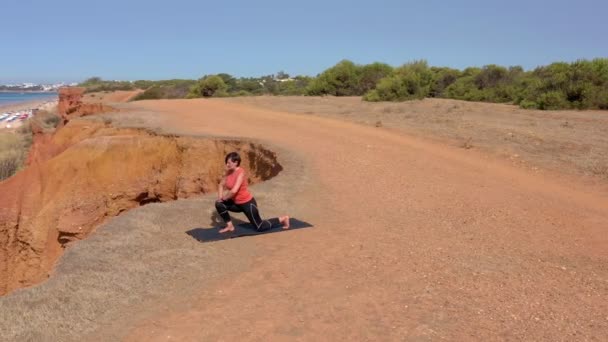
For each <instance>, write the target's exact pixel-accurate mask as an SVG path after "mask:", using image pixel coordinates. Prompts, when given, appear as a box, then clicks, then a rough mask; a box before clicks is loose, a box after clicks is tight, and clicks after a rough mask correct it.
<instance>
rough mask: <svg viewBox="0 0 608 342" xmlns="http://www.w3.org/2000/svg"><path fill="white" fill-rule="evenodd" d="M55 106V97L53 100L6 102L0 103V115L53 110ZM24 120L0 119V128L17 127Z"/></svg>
mask: <svg viewBox="0 0 608 342" xmlns="http://www.w3.org/2000/svg"><path fill="white" fill-rule="evenodd" d="M56 107H57V99H55V100H48V99H47V100H34V101H27V102H18V103H7V104H2V105H0V115H2V114H4V113H20V112H29V111H30V110H45V111H53V110H54V109H55V108H56ZM23 122H24V121H21V120H15V121H13V122H6V120H3V121H0V130H6V129H12V128H18V127H20V126H21V125H22V124H23Z"/></svg>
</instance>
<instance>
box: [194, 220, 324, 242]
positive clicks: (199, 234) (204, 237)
mask: <svg viewBox="0 0 608 342" xmlns="http://www.w3.org/2000/svg"><path fill="white" fill-rule="evenodd" d="M232 221H233V223H234V227H235V230H234V231H233V232H230V233H224V234H220V233H219V230H220V228H219V227H211V228H194V229H191V230H188V231H187V232H186V234H188V235H190V236H192V237H193V238H194V239H196V240H198V241H200V242H212V241H220V240H227V239H233V238H237V237H242V236H251V235H260V234H270V233H279V232H288V231H291V230H294V229H301V228H309V227H313V225H312V224H310V223H308V222H305V221H301V220H298V219H296V218H291V219H290V220H289V222H290V227H289V229H283V228H282V227H281V226H277V227H273V228H272V229H269V230H266V231H263V232H259V231H257V230H255V228H254V227H253V225H252V224H250V223H247V222H244V221H241V220H237V219H233V220H232Z"/></svg>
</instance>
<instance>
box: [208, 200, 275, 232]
mask: <svg viewBox="0 0 608 342" xmlns="http://www.w3.org/2000/svg"><path fill="white" fill-rule="evenodd" d="M215 209H216V210H217V212H218V214H220V216H221V217H222V219H223V220H224V222H226V223H228V222H230V214H229V213H228V212H229V211H232V212H235V213H245V216H247V219H248V220H249V222H250V223H251V224H252V225H253V226H254V227H255V229H256V230H257V231H259V232H262V231H264V230H268V229H270V228H272V227H276V226H278V225H279V224H281V222H280V221H279V219H278V218H276V217H273V218H271V219H268V220H262V218H261V217H260V212H259V211H258V203H257V202H256V201H255V198H252V199H251V200H250V201H249V202H246V203H243V204H236V203H234V201H233V200H231V199H229V200H227V201H221V202H220V201H218V202H215Z"/></svg>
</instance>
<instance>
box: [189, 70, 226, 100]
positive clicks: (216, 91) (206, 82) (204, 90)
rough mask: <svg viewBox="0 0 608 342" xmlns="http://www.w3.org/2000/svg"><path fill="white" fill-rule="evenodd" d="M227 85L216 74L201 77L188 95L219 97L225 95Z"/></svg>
mask: <svg viewBox="0 0 608 342" xmlns="http://www.w3.org/2000/svg"><path fill="white" fill-rule="evenodd" d="M227 89H228V86H227V85H226V83H224V80H223V79H222V78H221V77H220V76H217V75H212V76H207V77H205V78H202V79H200V80H199V81H198V83H197V84H195V85H194V86H193V87H192V88H191V89H190V93H189V94H188V97H201V96H202V97H221V96H226V95H227V92H226V91H227Z"/></svg>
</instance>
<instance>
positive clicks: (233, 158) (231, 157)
mask: <svg viewBox="0 0 608 342" xmlns="http://www.w3.org/2000/svg"><path fill="white" fill-rule="evenodd" d="M228 161H230V162H231V164H234V165H235V166H237V167H238V166H241V156H240V155H239V154H238V153H236V152H230V153H228V154H227V155H226V158H225V159H224V163H225V164H226V166H228Z"/></svg>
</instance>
